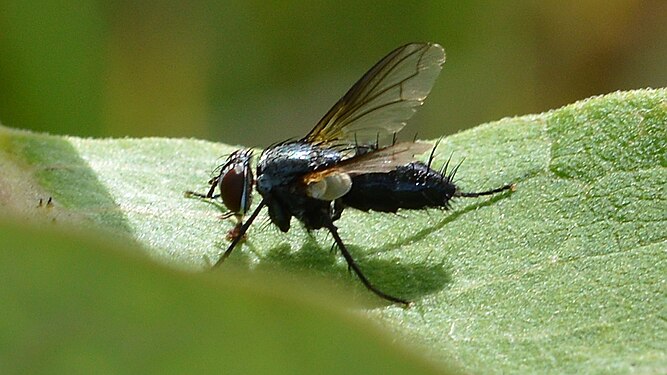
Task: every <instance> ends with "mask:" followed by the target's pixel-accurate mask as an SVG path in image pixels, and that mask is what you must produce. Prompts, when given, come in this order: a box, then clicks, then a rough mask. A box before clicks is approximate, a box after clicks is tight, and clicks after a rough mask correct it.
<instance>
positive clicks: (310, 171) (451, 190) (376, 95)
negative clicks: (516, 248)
mask: <svg viewBox="0 0 667 375" xmlns="http://www.w3.org/2000/svg"><path fill="white" fill-rule="evenodd" d="M444 62H445V52H444V50H443V49H442V47H440V46H439V45H437V44H431V43H412V44H407V45H404V46H402V47H399V48H397V49H395V50H394V51H392V52H390V53H389V54H388V55H387V56H385V57H384V58H383V59H381V60H380V61H379V62H378V63H377V64H376V65H375V66H373V67H372V68H371V69H370V70H369V71H368V72H367V73H366V74H364V75H363V76H362V77H361V79H360V80H359V81H357V82H356V83H355V84H354V85H353V86H352V88H350V90H349V91H348V92H347V93H346V94H345V95H344V96H343V97H342V98H341V99H340V100H339V101H338V102H337V103H336V104H335V105H334V106H333V107H332V108H331V109H330V110H329V112H327V114H325V115H324V117H323V118H322V119H321V120H320V121H319V122H318V123H317V125H315V127H314V128H313V129H312V130H311V131H310V132H309V133H308V134H307V135H306V136H305V137H303V138H302V139H299V140H296V141H285V142H281V143H277V144H274V145H272V146H270V147H268V148H267V149H266V150H264V152H262V155H261V157H260V160H259V162H258V165H257V180H256V188H257V191H258V192H259V194H260V195H261V196H262V201H261V202H260V203H259V205H258V206H257V207H256V208H255V210H254V211H253V213H252V214H251V215H250V217H249V218H248V219H247V221H246V222H245V223H244V224H243V225H242V226H241V227H240V229H239V230H238V233H237V235H236V236H235V237H234V238H233V239H232V242H231V244H230V245H229V247H228V248H227V250H226V251H225V253H224V254H223V255H222V256H221V257H220V259H219V260H218V262H217V263H216V266H217V265H220V264H221V263H222V262H223V261H224V260H225V259H226V258H227V257H228V256H229V255H230V254H231V252H232V251H233V250H234V248H235V247H236V245H237V244H238V243H239V241H240V240H241V238H242V237H243V235H244V234H245V232H246V231H247V230H248V228H249V227H250V225H251V224H252V222H253V221H254V220H255V218H256V217H257V215H258V214H259V212H260V211H261V210H262V209H263V208H264V207H265V206H266V207H267V208H268V212H269V217H270V219H271V222H272V223H273V224H275V225H276V226H277V227H278V228H279V229H280V230H281V231H283V232H287V231H288V230H289V229H290V222H291V218H292V217H296V218H297V219H298V220H299V221H300V222H301V223H302V224H303V226H304V227H305V228H306V229H307V230H309V231H310V230H314V229H320V228H326V229H327V230H328V231H329V232H330V233H331V235H332V236H333V238H334V241H335V243H336V245H337V246H338V248H339V249H340V251H341V254H342V255H343V257H344V258H345V260H346V262H347V264H348V267H349V269H351V270H352V271H354V273H355V274H356V275H357V276H358V277H359V279H360V280H361V282H362V283H363V284H364V285H365V286H366V287H367V288H368V289H369V290H371V291H372V292H373V293H375V294H376V295H378V296H380V297H382V298H384V299H386V300H389V301H392V302H397V303H401V304H405V305H408V304H409V302H408V301H407V300H405V299H402V298H398V297H394V296H392V295H389V294H387V293H384V292H383V291H381V290H380V289H378V288H376V287H375V286H374V285H373V284H371V283H370V281H369V280H368V279H367V278H366V276H365V275H364V274H363V272H362V271H361V269H360V268H359V266H358V265H357V264H356V262H355V261H354V259H353V258H352V255H351V254H350V252H349V251H348V250H347V247H346V246H345V244H344V243H343V241H342V239H341V237H340V235H339V234H338V228H337V227H336V226H335V225H334V222H335V221H336V220H337V219H338V218H340V216H341V214H342V211H343V210H344V209H345V208H346V207H353V208H358V209H361V210H364V211H367V210H375V211H384V212H396V211H397V210H398V209H399V208H404V209H420V208H428V207H444V208H447V207H448V204H449V203H448V202H449V200H450V199H451V198H452V197H455V196H462V197H463V196H478V195H487V194H493V193H495V192H500V191H503V190H507V189H509V188H510V185H507V186H504V187H502V188H499V189H494V190H491V191H487V192H482V193H461V192H459V191H458V189H457V188H456V187H455V186H454V185H453V183H452V181H451V178H452V177H453V173H450V174H449V175H447V174H446V171H445V169H443V170H442V171H440V172H438V171H435V170H433V169H431V167H430V166H431V160H432V156H431V159H429V162H428V164H424V163H420V162H415V161H414V155H415V154H418V153H424V152H426V151H428V149H429V148H430V147H431V146H429V145H427V144H424V143H416V142H403V143H394V144H392V145H391V146H387V147H379V146H378V144H379V137H380V136H381V135H382V136H384V135H391V134H394V135H395V134H396V133H397V132H398V131H400V130H401V129H402V128H403V127H404V126H405V124H406V122H407V121H408V119H410V117H412V115H413V114H414V112H415V111H416V109H417V108H418V107H419V106H421V105H422V103H423V101H424V100H425V99H426V96H427V95H428V94H429V92H430V90H431V87H432V86H433V84H434V82H435V79H436V78H437V76H438V74H439V73H440V70H441V69H442V64H443V63H444ZM370 139H375V140H376V141H375V144H374V145H373V144H372V143H365V142H368V140H370ZM221 176H222V173H221ZM422 185H424V186H422ZM222 188H223V186H222V185H221V189H222ZM213 189H214V188H213V187H212V189H211V192H209V194H207V197H209V198H210V197H211V196H212V191H213ZM244 192H246V191H244ZM246 194H247V195H249V191H247V192H246ZM369 195H372V197H371V198H369ZM381 198H382V199H385V200H386V201H382V199H381ZM243 213H245V211H243Z"/></svg>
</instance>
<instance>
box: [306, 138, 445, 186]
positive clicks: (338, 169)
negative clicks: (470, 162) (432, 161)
mask: <svg viewBox="0 0 667 375" xmlns="http://www.w3.org/2000/svg"><path fill="white" fill-rule="evenodd" d="M431 148H432V146H431V145H430V144H429V143H416V142H401V143H397V144H394V145H392V146H388V147H383V148H380V149H377V150H374V151H371V152H368V153H365V154H363V155H358V156H354V157H351V158H349V159H346V160H343V161H342V162H340V163H338V164H335V165H332V166H329V167H327V168H324V169H319V170H315V171H313V172H310V173H307V174H305V175H304V176H303V181H304V182H305V183H306V184H310V183H313V182H317V181H321V180H322V179H324V178H325V177H327V176H330V175H333V174H340V173H345V174H348V175H350V176H356V175H360V174H365V173H385V172H390V171H392V170H394V169H396V168H398V167H400V166H402V165H406V164H409V163H411V162H412V161H414V156H415V155H416V154H423V153H424V152H426V151H428V150H429V149H431Z"/></svg>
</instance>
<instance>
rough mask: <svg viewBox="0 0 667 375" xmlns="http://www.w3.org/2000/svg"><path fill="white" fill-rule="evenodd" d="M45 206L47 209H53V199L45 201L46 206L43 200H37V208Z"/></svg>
mask: <svg viewBox="0 0 667 375" xmlns="http://www.w3.org/2000/svg"><path fill="white" fill-rule="evenodd" d="M42 206H46V207H47V208H51V207H53V197H49V199H47V200H46V204H44V199H43V198H39V203H37V207H42Z"/></svg>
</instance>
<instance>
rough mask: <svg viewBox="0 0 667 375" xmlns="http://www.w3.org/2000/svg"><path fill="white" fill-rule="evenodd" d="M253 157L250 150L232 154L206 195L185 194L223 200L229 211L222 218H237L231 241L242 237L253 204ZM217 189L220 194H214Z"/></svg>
mask: <svg viewBox="0 0 667 375" xmlns="http://www.w3.org/2000/svg"><path fill="white" fill-rule="evenodd" d="M252 156H253V152H252V150H250V149H240V150H236V151H234V152H232V153H231V154H230V155H229V157H228V158H227V160H226V161H225V163H223V164H222V165H220V166H219V167H218V168H217V169H219V171H220V172H219V174H218V175H217V176H215V177H213V178H212V179H211V180H210V181H209V182H208V183H209V185H211V188H210V189H209V190H208V192H207V193H206V194H202V193H196V192H194V191H186V192H185V194H186V196H188V197H192V196H194V197H199V198H205V199H216V198H221V199H222V203H223V204H224V205H225V207H227V209H228V210H229V211H227V212H226V213H225V214H224V215H222V218H228V217H231V216H234V217H235V218H236V226H234V228H233V229H231V230H230V231H229V232H228V233H227V238H228V239H229V240H233V239H235V238H236V237H239V236H242V234H241V233H240V229H241V226H242V225H243V217H244V216H245V214H246V212H248V210H249V209H250V205H251V203H252V188H253V184H254V182H255V181H254V176H253V174H252V168H251V165H250V164H251V163H252ZM216 188H218V190H219V191H220V194H217V195H215V194H214V193H215V189H216Z"/></svg>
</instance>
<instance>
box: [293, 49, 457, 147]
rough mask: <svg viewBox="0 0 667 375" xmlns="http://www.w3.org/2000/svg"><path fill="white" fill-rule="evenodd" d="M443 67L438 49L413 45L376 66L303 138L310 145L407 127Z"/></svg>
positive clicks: (371, 137) (441, 54)
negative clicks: (406, 124)
mask: <svg viewBox="0 0 667 375" xmlns="http://www.w3.org/2000/svg"><path fill="white" fill-rule="evenodd" d="M444 62H445V51H444V50H443V48H442V47H441V46H440V45H438V44H432V43H412V44H406V45H404V46H402V47H399V48H397V49H395V50H394V51H392V52H390V53H389V54H388V55H387V56H385V57H384V58H383V59H382V60H380V61H379V62H378V63H377V64H375V66H373V67H372V68H371V69H370V70H369V71H368V72H366V74H364V75H363V77H361V79H359V81H357V82H356V83H355V84H354V85H353V86H352V88H350V90H349V91H348V92H347V93H346V94H345V95H344V96H343V97H342V98H341V99H340V100H339V101H338V102H337V103H336V104H335V105H334V106H333V107H332V108H331V109H330V110H329V112H327V114H326V115H324V117H323V118H322V119H321V120H320V121H319V122H318V123H317V125H316V126H315V127H314V128H313V130H311V131H310V133H308V135H306V137H304V139H303V140H304V141H307V142H311V143H323V144H326V143H336V142H341V141H348V142H350V143H353V142H355V141H357V140H366V139H376V137H378V135H384V134H392V133H396V132H398V131H399V130H401V129H402V128H403V126H405V123H406V122H407V121H408V120H409V119H410V117H412V115H413V114H414V113H415V111H416V110H417V107H419V106H420V105H422V103H423V102H424V99H426V96H428V94H429V92H430V91H431V88H432V87H433V83H434V82H435V79H436V78H437V77H438V74H440V70H441V69H442V64H444Z"/></svg>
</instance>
